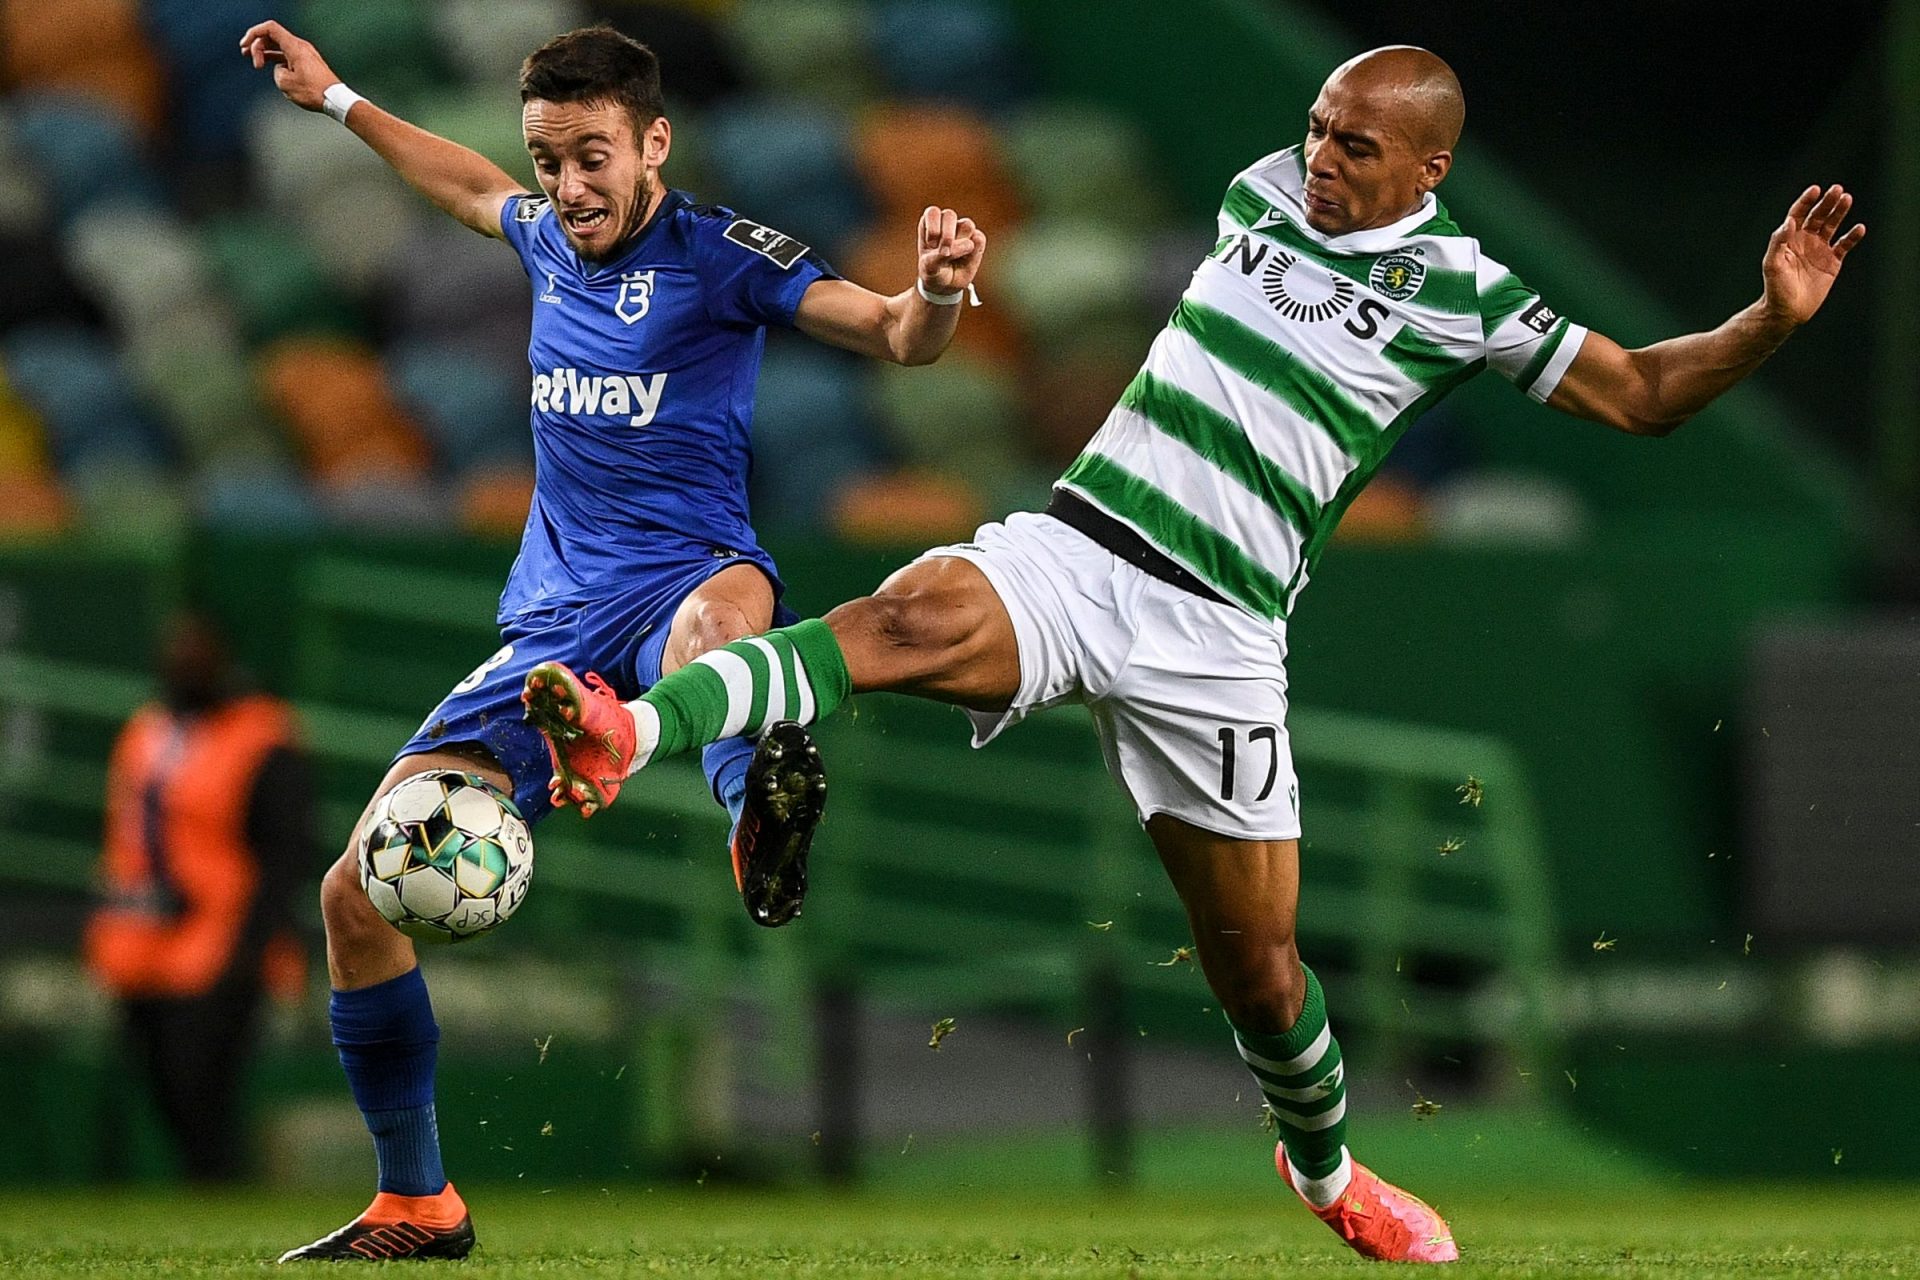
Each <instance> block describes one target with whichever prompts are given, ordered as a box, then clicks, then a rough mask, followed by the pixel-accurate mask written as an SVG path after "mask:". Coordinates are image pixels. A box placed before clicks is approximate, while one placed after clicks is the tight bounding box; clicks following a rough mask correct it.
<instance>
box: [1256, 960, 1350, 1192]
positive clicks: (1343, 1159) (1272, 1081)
mask: <svg viewBox="0 0 1920 1280" xmlns="http://www.w3.org/2000/svg"><path fill="white" fill-rule="evenodd" d="M1300 971H1301V972H1302V973H1303V974H1305V975H1306V980H1307V1000H1306V1003H1305V1005H1303V1006H1302V1007H1301V1010H1300V1017H1299V1019H1298V1020H1297V1021H1296V1022H1295V1023H1294V1024H1293V1027H1292V1028H1291V1029H1290V1030H1288V1031H1286V1032H1283V1033H1282V1034H1280V1035H1261V1034H1259V1033H1258V1032H1253V1031H1243V1030H1241V1029H1240V1028H1239V1027H1235V1028H1234V1029H1233V1039H1234V1043H1235V1044H1236V1045H1238V1046H1239V1049H1240V1057H1241V1059H1242V1060H1243V1061H1244V1062H1245V1063H1246V1064H1247V1069H1248V1070H1249V1071H1252V1072H1253V1076H1254V1079H1255V1080H1256V1081H1258V1082H1259V1084H1260V1092H1261V1094H1262V1095H1263V1096H1264V1097H1265V1098H1266V1100H1267V1106H1268V1107H1269V1108H1270V1109H1271V1111H1272V1113H1273V1118H1274V1121H1275V1123H1276V1124H1277V1125H1278V1126H1279V1129H1280V1140H1281V1142H1282V1143H1284V1144H1285V1146H1286V1148H1287V1163H1289V1164H1291V1165H1292V1166H1293V1171H1294V1173H1295V1175H1297V1176H1296V1177H1295V1179H1294V1181H1295V1183H1296V1184H1297V1185H1298V1186H1299V1187H1300V1190H1301V1192H1302V1194H1304V1195H1306V1196H1307V1198H1308V1199H1309V1200H1312V1201H1313V1202H1314V1203H1316V1204H1319V1205H1321V1206H1322V1207H1324V1206H1325V1205H1329V1204H1332V1203H1333V1202H1334V1200H1336V1199H1337V1198H1338V1197H1339V1195H1340V1192H1341V1191H1344V1190H1345V1189H1346V1181H1347V1179H1346V1176H1345V1175H1346V1174H1347V1173H1348V1171H1349V1170H1350V1168H1351V1162H1350V1161H1349V1160H1348V1158H1347V1148H1346V1140H1347V1072H1346V1066H1345V1064H1343V1063H1342V1062H1341V1060H1340V1042H1339V1041H1337V1040H1335V1039H1334V1038H1333V1029H1332V1027H1331V1026H1329V1024H1328V1022H1327V998H1326V996H1325V995H1324V994H1323V993H1322V992H1321V990H1320V979H1318V978H1316V977H1314V975H1313V970H1311V969H1309V968H1307V966H1305V965H1304V964H1303V965H1301V966H1300ZM1334 1183H1338V1185H1331V1184H1334Z"/></svg>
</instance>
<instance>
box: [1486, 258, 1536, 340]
mask: <svg viewBox="0 0 1920 1280" xmlns="http://www.w3.org/2000/svg"><path fill="white" fill-rule="evenodd" d="M1539 296H1540V295H1539V294H1537V293H1535V292H1534V291H1533V290H1531V289H1529V288H1527V286H1526V285H1525V284H1523V283H1522V282H1521V280H1520V277H1519V276H1516V275H1514V274H1513V272H1511V271H1508V272H1506V273H1504V274H1502V275H1501V277H1500V278H1499V279H1498V280H1495V281H1494V282H1493V283H1492V284H1490V285H1488V286H1487V287H1486V288H1485V289H1484V290H1482V291H1481V294H1480V331H1481V333H1482V334H1484V335H1485V336H1486V337H1489V338H1491V337H1492V336H1493V331H1494V330H1495V329H1498V328H1499V327H1500V326H1501V324H1502V323H1504V322H1505V320H1506V319H1507V317H1508V316H1510V315H1512V314H1513V313H1514V312H1516V311H1518V310H1520V308H1522V307H1524V306H1526V305H1527V304H1528V303H1529V302H1532V301H1533V300H1534V299H1535V298H1537V297H1539Z"/></svg>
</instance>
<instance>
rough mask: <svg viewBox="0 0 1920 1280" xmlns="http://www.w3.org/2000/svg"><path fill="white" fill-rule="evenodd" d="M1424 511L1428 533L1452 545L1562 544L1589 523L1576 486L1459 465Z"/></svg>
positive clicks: (1572, 540) (1539, 476)
mask: <svg viewBox="0 0 1920 1280" xmlns="http://www.w3.org/2000/svg"><path fill="white" fill-rule="evenodd" d="M1369 488H1371V486H1369ZM1429 516H1430V520H1429V526H1430V528H1431V530H1432V533H1433V536H1434V537H1435V538H1437V539H1440V540H1442V541H1445V542H1449V543H1454V544H1457V545H1466V544H1472V545H1479V546H1485V545H1492V544H1498V545H1505V546H1530V547H1565V546H1572V545H1574V544H1575V543H1578V542H1580V541H1581V540H1582V539H1584V538H1585V537H1586V536H1587V535H1588V533H1589V531H1590V530H1591V528H1592V526H1593V514H1592V512H1590V511H1589V510H1588V509H1587V505H1586V503H1585V502H1584V501H1582V500H1581V497H1580V494H1579V492H1578V491H1577V490H1575V489H1574V488H1573V487H1572V486H1570V485H1568V484H1567V483H1566V482H1565V481H1563V480H1560V479H1558V478H1557V477H1554V476H1551V475H1548V474H1546V473H1544V472H1532V471H1503V470H1490V469H1482V470H1474V471H1463V472H1461V473H1459V474H1457V475H1454V476H1452V477H1450V478H1449V479H1447V480H1445V481H1443V482H1441V483H1440V484H1438V485H1436V486H1435V487H1434V489H1433V490H1432V492H1431V493H1430V495H1429Z"/></svg>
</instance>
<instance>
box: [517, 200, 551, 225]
mask: <svg viewBox="0 0 1920 1280" xmlns="http://www.w3.org/2000/svg"><path fill="white" fill-rule="evenodd" d="M551 203H552V202H551V201H550V200H548V199H547V198H546V197H545V196H521V197H520V203H519V204H517V205H515V206H514V207H513V220H514V221H515V222H538V221H540V215H541V214H543V213H545V212H546V211H547V206H548V205H549V204H551Z"/></svg>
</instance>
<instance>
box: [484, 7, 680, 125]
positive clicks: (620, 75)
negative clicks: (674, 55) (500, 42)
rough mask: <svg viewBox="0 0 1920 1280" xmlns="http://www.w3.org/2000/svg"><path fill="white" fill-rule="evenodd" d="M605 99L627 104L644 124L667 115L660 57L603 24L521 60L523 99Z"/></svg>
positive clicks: (574, 33) (569, 34)
mask: <svg viewBox="0 0 1920 1280" xmlns="http://www.w3.org/2000/svg"><path fill="white" fill-rule="evenodd" d="M534 98H539V99H540V100H542V101H543V102H588V103H595V102H603V103H612V104H613V105H615V106H621V107H625V108H626V109H627V113H628V114H629V115H631V116H632V117H633V123H634V127H635V128H636V129H644V128H646V127H647V126H648V125H650V124H652V123H653V122H654V121H655V120H658V119H659V118H660V117H661V116H663V115H665V114H667V104H666V100H665V99H664V98H662V97H661V95H660V59H658V58H656V57H654V55H653V50H651V49H649V48H647V46H645V45H643V44H641V43H640V42H639V41H638V40H635V39H632V38H630V37H628V36H624V35H621V34H620V33H619V32H618V31H615V30H614V29H613V28H612V27H610V26H607V25H606V24H605V23H602V24H600V25H599V26H596V27H581V28H579V29H578V30H576V31H569V32H567V33H566V34H564V35H557V36H555V37H554V38H553V39H551V40H549V41H547V42H546V43H545V44H543V45H541V46H540V47H539V48H538V49H535V50H534V51H533V52H532V53H530V54H528V55H527V60H526V61H525V62H523V63H521V64H520V101H521V102H528V101H531V100H532V99H534Z"/></svg>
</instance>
